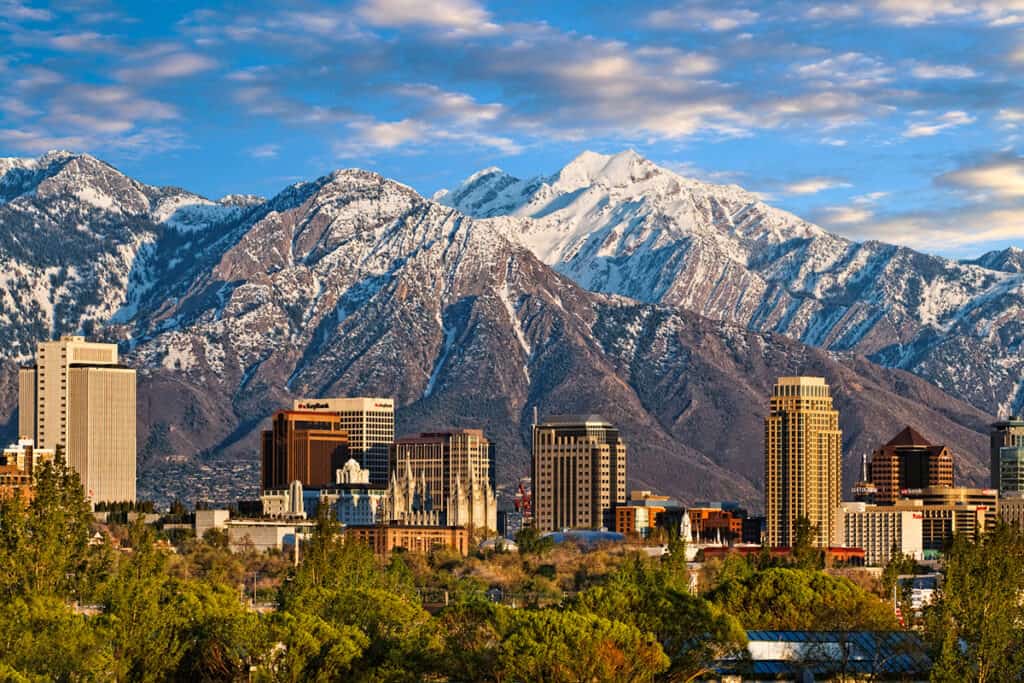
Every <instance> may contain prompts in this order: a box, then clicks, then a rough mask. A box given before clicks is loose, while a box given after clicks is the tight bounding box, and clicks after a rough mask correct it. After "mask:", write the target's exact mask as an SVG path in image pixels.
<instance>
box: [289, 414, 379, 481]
mask: <svg viewBox="0 0 1024 683" xmlns="http://www.w3.org/2000/svg"><path fill="white" fill-rule="evenodd" d="M292 407H293V408H294V409H295V410H306V411H314V412H331V413H337V414H338V415H339V416H340V417H341V428H342V429H344V430H345V431H346V432H347V433H348V449H349V457H351V458H354V459H355V460H356V462H358V463H359V465H360V466H361V467H363V468H364V469H367V470H369V471H370V483H371V484H375V485H378V486H381V487H384V486H387V484H388V476H389V473H390V468H389V461H388V458H389V456H390V454H391V443H392V442H393V441H394V440H395V400H394V399H391V398H300V399H298V400H296V401H295V402H294V403H293V405H292Z"/></svg>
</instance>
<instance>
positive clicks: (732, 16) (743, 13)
mask: <svg viewBox="0 0 1024 683" xmlns="http://www.w3.org/2000/svg"><path fill="white" fill-rule="evenodd" d="M759 17H760V15H759V14H758V13H757V12H754V11H753V10H749V9H718V8H709V7H686V6H679V7H674V8H670V9H660V10H654V11H653V12H651V13H650V14H648V15H647V19H646V23H647V24H648V25H649V26H653V27H655V28H675V29H683V30H686V29H691V30H692V29H703V30H706V31H717V32H722V31H732V30H734V29H737V28H740V27H741V26H747V25H750V24H753V23H755V22H756V21H757V20H758V18H759Z"/></svg>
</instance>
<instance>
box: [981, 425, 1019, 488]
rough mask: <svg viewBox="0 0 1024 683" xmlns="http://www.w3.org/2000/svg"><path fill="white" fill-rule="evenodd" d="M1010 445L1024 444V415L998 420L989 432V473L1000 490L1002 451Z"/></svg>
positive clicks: (993, 483)
mask: <svg viewBox="0 0 1024 683" xmlns="http://www.w3.org/2000/svg"><path fill="white" fill-rule="evenodd" d="M1008 446H1009V447H1014V446H1024V416H1021V415H1014V416H1012V417H1010V418H1009V419H1008V420H1001V421H999V422H996V423H995V424H993V425H992V431H990V432H989V463H990V467H991V469H990V470H989V475H990V477H991V479H992V488H994V489H995V490H996V491H1000V492H1003V486H1001V485H1000V481H999V471H1000V469H1001V468H1002V464H1001V460H1002V458H1001V451H1002V449H1003V448H1005V447H1008Z"/></svg>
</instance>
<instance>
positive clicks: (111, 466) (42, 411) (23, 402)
mask: <svg viewBox="0 0 1024 683" xmlns="http://www.w3.org/2000/svg"><path fill="white" fill-rule="evenodd" d="M18 382H19V383H18V409H19V418H18V429H19V431H20V432H22V434H21V436H22V437H27V438H33V439H34V440H35V443H36V446H37V447H39V448H48V449H53V450H57V449H58V448H60V449H63V451H64V458H65V461H66V462H67V464H68V465H70V466H71V467H73V468H74V469H75V470H76V471H77V472H78V475H79V477H81V479H82V486H83V488H84V489H85V494H86V496H87V497H88V498H89V499H90V500H91V501H92V502H93V503H99V502H117V501H131V500H135V477H136V433H135V371H134V370H132V369H130V368H125V367H123V366H121V365H118V358H117V345H116V344H99V343H93V342H87V341H85V338H84V337H80V336H74V335H65V336H63V337H61V338H60V339H59V340H58V341H53V342H41V343H40V344H38V345H37V347H36V362H35V365H34V366H31V367H24V368H21V370H20V371H19V373H18Z"/></svg>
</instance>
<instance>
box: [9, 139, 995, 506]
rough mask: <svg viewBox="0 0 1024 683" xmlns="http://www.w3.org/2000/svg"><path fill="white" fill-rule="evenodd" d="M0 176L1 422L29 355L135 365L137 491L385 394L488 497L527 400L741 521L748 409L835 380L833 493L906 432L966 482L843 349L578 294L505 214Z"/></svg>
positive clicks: (959, 434)
mask: <svg viewBox="0 0 1024 683" xmlns="http://www.w3.org/2000/svg"><path fill="white" fill-rule="evenodd" d="M4 168H7V169H9V170H8V171H7V172H6V174H4V175H0V188H13V189H11V190H10V191H6V190H5V191H6V194H5V195H4V199H5V203H3V204H0V255H2V257H3V259H4V263H6V264H10V265H9V266H8V268H7V269H6V270H7V272H6V273H5V275H4V278H3V279H0V302H2V307H0V329H2V330H3V331H4V336H5V338H7V339H11V340H13V342H12V343H11V344H9V345H6V346H5V347H4V349H3V351H2V352H3V354H4V357H5V358H6V361H5V362H4V363H3V364H2V365H0V427H3V426H4V425H6V431H7V434H8V435H12V436H13V434H12V432H13V429H14V425H15V424H16V422H15V415H14V410H15V406H16V400H15V398H16V383H17V380H16V373H14V372H13V369H14V367H15V363H16V362H17V361H20V360H25V359H27V358H29V357H30V355H31V351H32V343H33V342H34V341H35V340H36V339H38V338H44V337H47V336H50V335H53V334H58V333H61V332H73V331H85V332H87V333H90V334H92V335H94V336H98V337H100V338H106V339H111V340H119V341H120V342H121V343H122V352H123V353H124V357H125V362H126V363H128V364H130V365H132V366H134V367H137V368H139V404H140V406H139V419H140V429H139V434H140V454H141V458H142V461H141V463H140V472H141V477H140V479H141V480H140V491H141V492H142V494H143V495H149V496H154V497H160V498H162V499H166V498H167V497H169V496H172V495H174V494H175V493H177V494H178V495H181V496H182V497H184V498H186V499H192V498H196V497H205V496H211V495H212V496H215V497H219V498H221V499H225V498H228V497H236V496H239V495H252V494H253V493H254V490H255V486H256V471H257V466H256V463H257V459H258V457H257V449H258V442H257V438H256V437H257V432H258V430H259V429H260V428H261V427H262V426H263V425H264V424H265V421H266V419H267V417H268V416H269V415H270V413H271V412H272V411H273V410H275V409H277V408H279V407H281V406H285V405H288V404H289V403H290V401H291V399H292V398H294V397H297V396H309V395H388V396H394V397H395V398H396V400H397V402H398V404H399V405H400V410H399V415H398V422H399V425H398V428H399V431H400V432H411V431H416V430H420V429H428V428H437V427H442V426H455V427H465V426H479V427H483V428H484V429H486V430H487V433H488V434H489V435H490V436H491V437H492V438H493V439H494V440H495V441H496V442H497V444H498V448H499V453H500V455H499V466H498V469H499V478H500V480H502V481H504V482H509V481H511V480H513V479H514V478H515V477H517V476H521V475H525V474H527V472H528V452H527V448H528V446H527V444H528V440H529V422H530V415H531V413H532V408H533V406H537V407H538V408H539V409H540V412H541V413H542V414H547V413H564V412H599V413H603V414H605V415H606V416H607V417H608V418H610V419H611V420H613V421H614V422H616V423H617V424H618V425H619V426H620V427H621V428H622V430H623V432H624V435H625V437H626V439H627V440H628V442H629V444H630V448H631V458H630V469H629V476H630V479H631V483H632V485H633V486H636V487H639V488H653V489H656V490H659V491H664V492H666V493H671V494H676V495H679V496H681V497H682V498H683V499H685V500H694V499H706V498H713V499H718V498H725V499H737V500H741V501H743V502H744V503H746V504H748V505H750V506H751V507H752V508H754V509H758V508H760V507H761V496H760V492H759V491H760V488H761V485H762V476H763V475H762V456H761V449H762V431H763V426H762V419H763V417H764V414H765V413H766V411H767V397H768V394H769V392H770V388H771V385H772V383H773V382H774V380H775V378H776V377H777V376H779V375H784V374H796V373H815V374H821V375H824V376H825V377H827V378H828V380H829V382H830V383H831V384H832V386H833V390H834V393H835V395H836V401H837V406H838V407H839V409H840V410H841V411H842V425H843V428H844V430H845V440H846V443H845V446H846V449H847V453H848V455H847V458H846V465H847V478H846V481H847V484H848V485H849V484H851V483H852V482H853V480H854V477H855V471H856V467H857V463H858V462H859V457H858V456H859V454H860V453H861V452H863V451H866V450H870V449H872V448H874V447H875V446H877V445H878V444H880V443H884V442H885V441H886V440H888V439H889V438H890V437H891V436H892V435H893V434H895V433H896V432H897V431H898V430H899V429H900V428H902V426H903V425H904V424H913V425H915V426H918V427H920V428H922V429H923V431H924V433H925V434H926V435H927V436H929V437H931V438H933V439H934V440H936V441H941V442H945V443H948V444H949V445H950V446H951V447H952V448H953V449H954V450H955V451H956V452H957V453H958V454H960V458H959V460H958V464H957V467H958V477H959V478H960V479H961V480H962V481H964V482H968V483H976V482H980V481H983V480H984V479H985V473H984V467H983V463H984V462H985V461H986V458H987V455H986V443H987V439H986V437H985V435H984V432H985V428H986V424H987V423H988V422H989V421H991V419H992V418H991V415H989V414H987V413H986V412H985V411H983V410H979V409H977V408H974V407H972V406H971V405H969V404H967V403H965V402H962V401H960V400H958V399H955V398H953V397H951V396H949V395H948V394H946V393H944V392H943V391H942V390H940V389H938V388H936V387H935V386H932V385H931V384H929V383H927V382H925V381H923V380H921V379H919V378H917V377H915V376H913V375H911V374H909V373H906V372H902V371H900V370H890V369H885V368H883V367H880V366H878V365H876V364H874V363H872V362H870V361H868V360H866V359H865V358H864V357H862V356H860V355H858V354H855V353H853V352H837V351H823V350H819V349H815V348H812V347H810V346H808V345H806V344H803V343H800V342H798V341H794V340H791V339H788V338H786V337H785V336H782V335H779V334H774V333H760V332H755V331H751V330H749V329H746V328H745V327H744V326H742V325H738V324H735V323H731V322H722V321H716V320H712V319H709V318H707V317H704V316H701V315H699V314H696V313H693V312H690V311H687V310H685V309H683V308H681V307H678V306H667V305H661V304H655V303H650V302H639V301H636V300H633V299H628V298H625V297H622V296H616V295H608V294H602V293H595V292H591V291H588V290H587V289H585V288H584V287H582V286H580V285H579V284H577V283H576V282H575V281H574V279H573V278H571V277H570V275H571V274H570V273H565V274H562V273H559V272H557V271H556V270H554V269H552V268H550V267H549V266H547V265H545V264H544V263H543V262H542V260H541V259H538V257H537V256H536V255H535V254H534V251H533V250H531V249H528V248H526V247H525V246H524V245H523V243H522V242H521V240H520V239H519V238H518V234H519V233H520V232H521V231H523V230H525V229H527V228H528V227H529V225H530V223H531V221H529V220H526V219H522V218H517V217H510V218H497V219H493V220H477V219H474V218H471V217H468V216H466V215H464V214H463V213H461V212H459V211H457V210H455V209H452V208H450V207H447V206H443V205H441V204H439V203H436V202H433V201H430V200H427V199H424V198H423V197H421V196H419V195H418V194H417V193H416V192H414V191H413V190H411V189H410V188H408V187H405V186H403V185H400V184H398V183H396V182H393V181H390V180H387V179H385V178H383V177H381V176H379V175H377V174H374V173H369V172H365V171H358V170H350V171H338V172H335V173H333V174H331V175H329V176H325V177H323V178H320V179H318V180H316V181H314V182H310V183H300V184H297V185H294V186H291V187H289V188H286V189H285V190H284V191H283V192H281V193H280V194H279V195H277V196H276V197H274V198H272V199H270V200H262V199H260V198H251V197H231V198H225V199H223V200H221V201H219V202H211V201H209V200H206V199H204V198H202V197H198V196H196V195H193V194H191V193H188V192H185V191H183V190H177V189H173V188H154V187H150V186H146V185H143V184H141V183H138V182H137V181H134V180H131V179H129V178H127V177H126V176H124V175H122V174H120V173H119V172H117V171H116V170H115V169H113V168H112V167H110V166H108V165H106V164H103V163H102V162H99V161H97V160H95V159H93V158H91V157H88V156H74V155H69V154H63V153H61V154H51V155H47V156H46V157H43V158H41V159H39V160H14V161H11V160H3V161H0V171H2V170H3V169H4ZM11 169H13V171H14V175H11V173H12V170H11ZM8 176H10V180H8ZM638 201H639V200H638ZM536 229H537V230H544V229H546V228H544V226H543V225H541V224H540V222H538V226H537V228H536ZM807 230H808V232H809V234H817V232H819V231H817V229H815V228H812V227H810V226H809V227H808V228H807ZM978 270H979V272H984V271H983V269H978ZM12 273H13V274H15V275H14V276H12V275H11V274H12ZM225 463H228V464H229V465H230V467H233V468H234V469H230V471H231V472H234V473H235V474H233V475H232V476H231V477H230V478H229V479H228V480H227V481H226V483H223V484H218V485H217V486H209V485H208V480H209V479H210V478H211V477H212V476H213V475H212V474H209V473H210V472H213V471H215V470H216V471H223V470H224V466H225ZM232 463H238V466H237V467H236V466H235V465H234V464H232ZM172 464H173V465H174V467H176V468H177V469H173V468H172V469H169V468H170V467H171V465H172ZM217 468H220V469H219V470H218V469H217ZM171 472H173V473H174V474H173V475H172V474H171ZM182 472H185V473H187V474H188V476H184V475H182ZM172 476H173V477H174V478H173V479H172V478H171V477H172ZM183 486H193V487H194V488H193V489H190V490H182V487H183Z"/></svg>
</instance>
